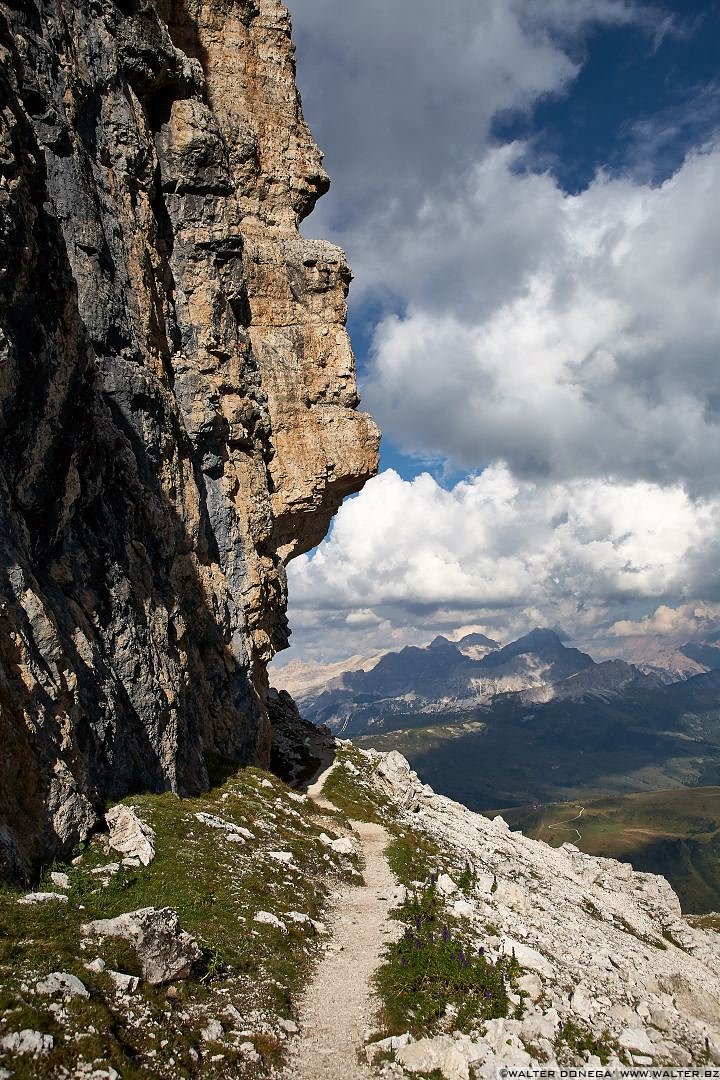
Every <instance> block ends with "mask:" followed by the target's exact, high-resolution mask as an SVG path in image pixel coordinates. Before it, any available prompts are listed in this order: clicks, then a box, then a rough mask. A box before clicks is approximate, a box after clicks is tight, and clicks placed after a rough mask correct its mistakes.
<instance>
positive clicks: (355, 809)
mask: <svg viewBox="0 0 720 1080" xmlns="http://www.w3.org/2000/svg"><path fill="white" fill-rule="evenodd" d="M347 763H349V764H350V769H348V768H347V767H346V765H347ZM353 770H354V771H353ZM371 775H372V766H371V765H370V764H369V763H368V761H367V759H366V758H364V757H362V756H361V755H360V754H359V753H358V752H357V751H356V750H354V749H352V748H347V749H346V748H343V749H342V750H339V751H338V756H337V766H336V768H334V769H333V770H332V772H331V773H330V774H329V776H328V777H327V779H326V781H325V784H324V787H323V795H324V796H325V798H327V799H329V800H330V801H331V802H333V803H334V804H335V806H337V808H338V810H340V811H342V813H344V814H346V815H347V817H349V818H353V819H354V820H355V821H370V822H373V823H374V824H376V825H385V826H387V825H388V824H389V823H390V822H392V820H393V819H394V817H395V815H396V808H395V806H394V805H393V804H392V803H391V801H390V799H388V798H386V797H385V796H384V795H383V794H382V793H381V792H380V791H379V790H378V788H377V785H376V784H374V783H373V782H372V780H371Z"/></svg>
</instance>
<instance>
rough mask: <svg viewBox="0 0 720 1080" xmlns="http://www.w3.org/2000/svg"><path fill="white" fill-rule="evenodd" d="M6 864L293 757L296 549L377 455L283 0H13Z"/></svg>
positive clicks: (0, 303)
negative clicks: (318, 217) (272, 677)
mask: <svg viewBox="0 0 720 1080" xmlns="http://www.w3.org/2000/svg"><path fill="white" fill-rule="evenodd" d="M0 54H1V56H2V64H1V65H0V99H1V100H2V109H0V247H2V251H3V259H2V265H1V266H0V311H1V312H2V316H1V320H2V325H1V326H0V447H1V449H0V538H1V539H2V544H1V545H0V550H1V551H2V555H1V556H0V742H1V743H2V745H3V747H4V751H5V752H4V753H3V755H2V757H1V758H0V872H1V871H5V872H12V873H24V872H26V871H28V870H29V869H30V867H31V866H32V864H33V863H35V862H38V861H39V860H40V859H43V858H47V857H48V856H50V855H52V854H55V853H58V852H60V851H63V850H65V851H67V850H68V849H69V848H70V847H71V846H72V845H73V844H75V843H76V842H77V841H78V840H80V839H82V838H83V837H84V836H86V835H87V833H88V831H89V830H90V829H91V828H92V827H93V826H94V825H95V824H96V822H97V819H98V815H99V814H100V813H101V812H102V804H103V802H104V801H105V800H107V799H111V800H114V799H118V798H121V797H122V796H123V795H125V794H127V793H128V792H129V791H133V790H143V789H152V790H167V789H171V790H174V791H177V792H179V793H193V792H197V791H199V790H201V789H203V788H204V787H205V786H206V784H207V774H206V768H205V763H204V757H205V755H206V754H207V753H208V752H210V753H215V754H220V755H222V756H223V757H226V758H229V759H231V760H236V761H238V762H244V761H254V762H258V763H260V764H264V765H267V764H268V763H269V760H270V741H271V739H270V725H269V722H268V714H267V676H266V664H267V661H268V660H269V659H270V658H271V656H272V655H273V653H274V652H275V651H277V650H278V649H281V648H283V647H284V646H285V645H286V643H287V635H288V631H287V625H286V619H285V602H286V579H285V570H284V565H285V562H286V561H287V559H288V558H290V557H291V556H292V555H294V554H297V553H299V552H302V551H305V550H307V549H309V548H310V547H312V546H313V545H314V544H316V543H317V542H318V541H319V540H320V539H321V537H322V536H323V534H324V532H325V530H326V529H327V526H328V523H329V521H330V518H331V516H332V514H333V513H334V512H335V510H336V509H337V507H338V505H339V503H340V501H341V499H342V498H343V496H345V495H347V494H349V493H350V492H352V491H356V490H357V489H358V488H359V487H360V486H361V485H362V483H363V482H364V480H365V479H366V478H367V477H368V476H369V475H371V474H372V472H373V471H374V469H375V467H376V460H377V442H378V433H377V430H376V428H375V426H374V424H373V423H372V421H371V420H370V419H369V418H368V417H367V416H364V415H363V414H361V413H358V412H357V411H356V406H357V403H358V398H357V392H356V386H355V376H354V369H353V358H352V353H351V350H350V345H349V342H348V338H347V334H346V333H345V329H344V321H345V297H346V292H347V287H348V283H349V280H350V274H349V271H348V268H347V266H346V263H345V258H344V255H343V254H342V252H340V251H339V250H338V249H336V248H334V247H332V246H331V245H329V244H325V243H321V242H318V241H309V240H304V239H302V238H301V237H300V235H299V233H298V223H299V222H300V220H301V219H302V218H303V217H304V216H305V215H306V214H308V213H309V212H310V210H311V209H312V207H313V205H314V202H315V200H316V199H317V197H318V195H320V194H322V192H323V191H324V190H325V189H326V188H327V184H328V180H327V177H326V175H325V173H324V171H323V169H322V165H321V156H320V153H319V151H318V149H317V147H316V146H315V144H314V143H313V141H312V138H311V136H310V134H309V132H308V129H307V127H306V125H305V123H304V120H303V118H302V114H301V111H300V105H299V100H298V95H297V92H296V89H295V84H294V69H293V46H292V41H291V38H290V24H289V18H288V13H287V11H286V9H285V7H284V6H283V5H282V4H281V3H279V2H278V0H253V2H245V0H242V2H235V0H183V2H182V3H180V2H179V0H156V2H155V3H153V4H150V3H145V2H143V0H129V2H126V0H123V2H122V3H121V2H119V0H118V2H114V0H104V2H103V3H101V4H99V3H96V2H95V0H77V2H76V3H73V4H66V3H60V0H28V2H27V3H19V2H16V0H0Z"/></svg>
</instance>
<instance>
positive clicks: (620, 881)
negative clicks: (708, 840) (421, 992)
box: [351, 750, 720, 1080]
mask: <svg viewBox="0 0 720 1080" xmlns="http://www.w3.org/2000/svg"><path fill="white" fill-rule="evenodd" d="M352 754H353V755H360V756H353V759H352V760H353V761H354V762H358V763H359V766H360V768H359V771H358V772H356V774H355V777H356V778H355V783H359V784H361V785H365V787H366V790H368V792H369V791H371V790H372V789H373V788H375V789H376V790H377V789H379V790H380V791H382V792H384V793H385V794H386V795H388V796H389V797H390V799H391V801H392V803H394V804H396V805H400V806H402V807H403V808H404V817H403V820H404V822H405V823H406V824H407V825H410V826H411V827H412V829H413V830H414V831H415V832H416V833H417V834H419V835H421V836H425V837H431V838H432V839H434V840H435V841H436V843H437V846H438V850H439V852H440V853H441V854H440V856H439V863H438V869H439V870H443V867H444V872H443V873H441V874H440V876H439V877H437V879H436V884H435V885H434V886H433V887H434V888H435V889H436V890H438V891H440V892H441V893H442V894H443V898H444V903H445V905H446V910H447V911H448V913H449V914H454V915H455V916H456V917H457V918H458V919H460V920H461V921H462V922H463V923H464V924H465V931H466V934H467V936H468V940H469V941H470V942H472V943H474V945H475V947H480V948H482V949H483V951H484V954H485V955H486V956H487V957H488V958H489V959H490V960H494V959H497V958H499V957H501V956H503V955H512V956H514V957H515V958H516V960H517V961H518V963H519V965H520V967H521V968H522V969H523V974H522V976H521V977H520V978H519V979H518V980H517V990H518V993H516V994H515V995H514V997H513V996H511V1001H513V1000H514V1001H515V1002H516V1003H517V1005H518V1006H519V1008H518V1009H517V1010H516V1013H515V1015H513V1016H507V1017H504V1018H498V1019H494V1020H490V1021H488V1022H487V1023H485V1024H480V1025H477V1028H476V1030H474V1031H453V1030H452V1017H450V1018H449V1022H448V1024H447V1025H446V1029H445V1031H442V1032H440V1033H439V1032H431V1033H428V1034H427V1035H426V1036H425V1037H421V1038H415V1039H412V1040H410V1041H409V1042H408V1043H407V1045H406V1046H404V1047H403V1046H398V1047H397V1050H396V1057H397V1060H398V1062H399V1063H400V1064H401V1065H402V1066H403V1068H404V1069H405V1070H407V1071H409V1072H416V1071H418V1072H429V1071H431V1070H432V1069H433V1068H440V1070H441V1072H442V1074H443V1075H444V1076H446V1077H448V1078H449V1080H467V1077H468V1075H469V1069H470V1067H472V1068H473V1069H474V1070H475V1072H476V1074H477V1075H479V1076H488V1077H494V1076H495V1068H496V1066H498V1065H502V1064H503V1063H507V1064H509V1065H515V1066H530V1065H535V1066H542V1065H543V1064H547V1063H560V1064H563V1063H565V1064H567V1063H570V1064H583V1063H584V1064H589V1065H591V1066H595V1067H600V1065H601V1064H607V1065H608V1067H613V1065H615V1066H620V1065H622V1064H626V1065H627V1064H635V1065H638V1066H643V1065H650V1064H653V1065H672V1064H675V1065H682V1066H689V1065H691V1064H695V1065H697V1064H698V1063H701V1062H707V1063H711V1062H712V1063H713V1064H715V1065H717V1064H720V979H719V978H718V970H720V968H719V966H718V962H719V961H720V934H719V933H718V930H717V928H716V929H702V928H701V927H699V926H690V925H689V923H688V922H687V921H686V920H685V919H684V918H683V917H682V914H681V911H680V904H679V902H678V899H677V897H676V895H675V893H674V892H673V891H672V889H671V888H670V886H669V885H668V883H667V882H666V881H665V879H664V878H661V877H657V876H655V875H652V874H643V873H637V872H634V871H633V870H632V868H631V867H630V866H629V865H628V864H626V863H619V862H616V861H615V860H612V859H601V858H594V857H592V856H589V855H585V854H584V853H583V852H581V851H579V850H578V849H577V848H576V847H574V846H573V845H572V844H569V843H566V844H564V845H563V846H562V848H560V849H555V848H550V847H548V846H547V845H546V844H543V843H541V842H538V841H534V840H530V839H527V838H526V837H524V836H522V834H518V833H513V832H510V830H509V828H508V826H507V824H506V822H505V821H504V820H503V819H502V818H500V817H497V818H495V819H494V820H493V821H490V820H489V819H488V818H485V817H483V816H481V815H478V814H474V813H472V812H471V811H469V810H467V809H466V808H465V807H463V806H462V805H460V804H459V803H455V802H453V801H452V800H450V799H447V798H444V797H443V796H439V795H436V794H435V793H434V792H433V791H432V789H431V788H429V787H428V786H427V785H424V784H422V782H421V781H419V779H418V777H417V775H416V774H415V773H414V772H412V770H411V769H410V767H409V765H408V763H407V761H406V760H405V759H404V758H403V757H402V756H401V755H400V754H397V753H391V754H379V753H378V752H376V751H360V752H358V751H356V750H353V751H352ZM363 759H364V760H363ZM351 767H352V768H357V766H356V765H352V762H351ZM461 875H462V877H461ZM461 880H463V881H464V884H462V885H458V884H457V882H458V881H461ZM417 885H418V886H420V885H421V883H420V882H418V883H417ZM603 1059H604V1060H603Z"/></svg>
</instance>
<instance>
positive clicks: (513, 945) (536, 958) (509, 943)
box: [500, 937, 553, 978]
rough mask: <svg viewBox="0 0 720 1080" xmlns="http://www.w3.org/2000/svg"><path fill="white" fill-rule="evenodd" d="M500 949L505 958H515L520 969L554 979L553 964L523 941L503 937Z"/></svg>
mask: <svg viewBox="0 0 720 1080" xmlns="http://www.w3.org/2000/svg"><path fill="white" fill-rule="evenodd" d="M500 949H501V951H502V952H503V953H504V954H505V956H514V957H515V959H516V960H517V962H518V964H519V965H520V967H523V968H528V969H529V970H530V971H536V972H537V973H538V974H539V975H543V976H544V977H545V978H552V975H553V967H552V964H550V963H549V962H548V960H547V959H546V958H545V957H544V956H543V955H542V953H539V952H538V951H537V949H533V948H531V947H530V946H529V945H525V944H523V942H522V941H516V940H515V939H514V938H511V937H503V939H502V941H501V944H500Z"/></svg>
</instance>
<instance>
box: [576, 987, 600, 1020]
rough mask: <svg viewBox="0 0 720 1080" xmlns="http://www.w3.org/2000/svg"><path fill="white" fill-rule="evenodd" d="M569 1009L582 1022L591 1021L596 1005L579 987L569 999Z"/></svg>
mask: <svg viewBox="0 0 720 1080" xmlns="http://www.w3.org/2000/svg"><path fill="white" fill-rule="evenodd" d="M570 1008H571V1009H572V1011H573V1012H574V1013H577V1015H578V1016H580V1017H581V1018H582V1019H583V1020H592V1018H593V1016H594V1014H595V1011H596V1005H595V1003H594V1001H593V999H592V997H591V996H590V994H588V993H587V991H586V990H584V989H583V988H582V987H580V986H579V987H578V988H577V990H575V992H574V993H573V996H572V997H571V999H570Z"/></svg>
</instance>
